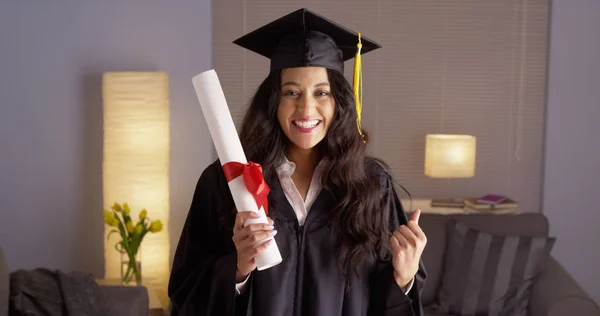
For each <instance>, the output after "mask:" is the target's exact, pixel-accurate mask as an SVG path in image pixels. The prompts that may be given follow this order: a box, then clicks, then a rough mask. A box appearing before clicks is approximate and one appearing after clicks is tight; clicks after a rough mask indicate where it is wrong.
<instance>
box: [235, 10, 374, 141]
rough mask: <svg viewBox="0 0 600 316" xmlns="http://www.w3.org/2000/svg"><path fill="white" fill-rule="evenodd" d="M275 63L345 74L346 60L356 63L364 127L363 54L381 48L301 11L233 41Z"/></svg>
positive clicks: (357, 94)
mask: <svg viewBox="0 0 600 316" xmlns="http://www.w3.org/2000/svg"><path fill="white" fill-rule="evenodd" d="M233 43H234V44H237V45H239V46H241V47H243V48H246V49H248V50H251V51H253V52H255V53H257V54H260V55H262V56H264V57H266V58H269V59H270V60H271V66H270V68H271V69H270V70H271V71H273V70H281V69H284V68H294V67H311V66H313V67H324V68H328V69H332V70H335V71H338V72H340V73H341V74H343V73H344V61H347V60H349V59H351V58H355V60H354V95H355V98H356V109H357V112H358V119H357V125H358V130H359V132H360V133H361V135H362V129H361V127H360V117H361V111H362V69H361V68H362V62H361V54H364V53H368V52H370V51H373V50H375V49H377V48H380V47H381V45H379V44H378V43H376V42H375V41H373V40H370V39H368V38H366V37H364V36H362V35H361V34H360V33H358V32H355V31H352V30H350V29H348V28H346V27H344V26H342V25H340V24H338V23H336V22H334V21H332V20H330V19H328V18H326V17H324V16H321V15H319V14H317V13H315V12H312V11H310V10H308V9H305V8H303V9H299V10H296V11H294V12H292V13H290V14H288V15H285V16H283V17H281V18H279V19H277V20H275V21H273V22H270V23H268V24H266V25H264V26H262V27H260V28H258V29H256V30H254V31H252V32H250V33H248V34H246V35H244V36H242V37H240V38H238V39H237V40H235V41H234V42H233Z"/></svg>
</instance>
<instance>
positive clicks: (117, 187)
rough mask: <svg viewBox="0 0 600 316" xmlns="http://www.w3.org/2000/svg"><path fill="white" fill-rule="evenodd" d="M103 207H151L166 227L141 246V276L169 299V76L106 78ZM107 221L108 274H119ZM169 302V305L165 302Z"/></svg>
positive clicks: (115, 236)
mask: <svg viewBox="0 0 600 316" xmlns="http://www.w3.org/2000/svg"><path fill="white" fill-rule="evenodd" d="M102 97H103V115H104V149H103V166H102V168H103V170H102V180H103V196H104V201H103V203H104V209H110V207H111V206H112V205H113V204H114V203H115V202H117V203H120V204H122V203H125V202H127V203H128V204H129V206H130V208H131V212H132V214H131V215H132V218H134V219H135V221H137V218H138V215H139V212H140V211H141V210H142V209H144V208H145V209H147V214H148V218H150V219H151V220H152V221H154V220H161V221H162V223H163V230H162V231H160V232H158V233H148V234H146V235H145V237H144V239H143V241H142V244H141V246H140V252H141V254H140V255H141V264H142V269H141V271H142V280H143V282H144V283H145V284H147V285H149V284H151V285H152V286H153V288H154V289H155V290H156V294H157V295H158V297H159V298H161V299H162V301H163V304H165V303H166V300H167V295H166V291H167V284H168V279H169V231H168V228H169V78H168V75H167V74H166V73H161V72H108V73H104V75H103V80H102ZM112 228H113V227H109V226H107V225H105V233H104V260H105V262H104V263H105V278H106V279H119V278H120V277H121V270H120V269H121V255H120V253H119V252H117V251H116V250H115V243H116V242H117V241H118V240H119V238H120V237H119V235H118V234H113V235H111V237H110V239H108V240H107V239H106V237H107V235H108V232H109V231H110V230H111V229H112ZM165 306H166V305H165Z"/></svg>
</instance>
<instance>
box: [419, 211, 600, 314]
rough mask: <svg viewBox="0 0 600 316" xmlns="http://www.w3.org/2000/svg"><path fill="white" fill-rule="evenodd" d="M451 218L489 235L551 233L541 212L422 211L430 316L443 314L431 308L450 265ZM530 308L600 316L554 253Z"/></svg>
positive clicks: (426, 301) (425, 293)
mask: <svg viewBox="0 0 600 316" xmlns="http://www.w3.org/2000/svg"><path fill="white" fill-rule="evenodd" d="M451 220H452V221H458V222H461V223H464V224H465V225H466V226H467V227H469V228H472V229H474V230H479V231H483V232H486V233H489V234H497V235H524V236H532V237H533V236H546V237H547V236H548V221H547V219H546V217H545V216H544V215H543V214H539V213H520V214H505V215H496V214H460V213H459V214H447V215H443V214H431V213H430V214H427V213H424V214H422V215H421V217H420V219H419V224H420V226H421V228H422V229H423V231H424V232H425V234H426V236H427V246H426V248H425V250H424V252H423V256H422V260H423V264H424V265H425V269H426V271H427V275H428V278H427V282H426V284H425V287H424V289H423V305H424V307H425V310H426V315H428V316H430V315H439V314H437V313H435V314H434V313H432V312H430V311H429V310H430V308H429V307H430V306H432V305H433V304H434V303H435V302H436V299H437V295H438V288H439V286H440V283H441V282H442V278H443V275H442V274H443V273H444V268H445V265H446V264H447V263H446V262H445V259H446V258H445V257H446V254H445V252H446V250H447V239H448V229H449V228H448V227H449V225H448V222H449V221H451ZM558 239H559V238H558ZM528 310H529V315H531V316H564V315H577V316H600V308H599V307H598V305H597V303H595V302H594V301H593V300H592V299H591V298H590V296H589V295H588V294H587V293H586V292H585V291H584V290H583V289H582V287H581V286H580V285H578V284H577V282H576V281H575V280H574V279H573V277H572V276H570V275H569V273H568V272H567V271H566V270H565V269H564V268H563V267H562V266H561V264H560V263H559V262H558V261H557V260H556V259H555V258H553V257H552V256H551V255H550V256H549V258H548V260H547V262H546V267H545V269H544V270H543V272H541V274H540V275H539V276H538V277H537V278H536V279H534V281H533V285H532V288H531V293H530V297H529V306H528ZM428 311H429V312H428Z"/></svg>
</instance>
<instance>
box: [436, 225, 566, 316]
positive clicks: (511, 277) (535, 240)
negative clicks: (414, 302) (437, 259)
mask: <svg viewBox="0 0 600 316" xmlns="http://www.w3.org/2000/svg"><path fill="white" fill-rule="evenodd" d="M447 234H448V238H447V244H446V253H445V258H444V259H445V268H444V272H443V275H442V281H441V284H440V286H439V288H438V292H437V297H436V300H437V301H436V303H435V304H434V305H433V308H432V309H431V311H430V312H431V313H434V314H452V315H463V316H469V315H477V316H479V315H490V316H501V315H510V316H521V315H522V316H525V315H527V310H528V308H529V296H530V293H531V286H532V284H533V282H534V280H535V279H536V278H537V277H538V276H539V275H540V273H541V272H543V270H544V268H545V265H546V262H547V258H548V256H549V255H550V251H551V249H552V247H553V246H554V243H555V241H556V238H554V237H546V236H539V237H529V236H511V235H508V236H504V235H492V234H488V233H485V232H481V231H477V230H475V229H472V228H469V227H467V226H466V225H465V224H463V223H461V222H459V221H457V220H455V219H451V220H449V221H448V230H447Z"/></svg>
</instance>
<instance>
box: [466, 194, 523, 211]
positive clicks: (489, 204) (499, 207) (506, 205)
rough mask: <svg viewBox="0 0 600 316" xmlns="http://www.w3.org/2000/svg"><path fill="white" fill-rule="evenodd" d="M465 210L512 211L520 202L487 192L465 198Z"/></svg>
mask: <svg viewBox="0 0 600 316" xmlns="http://www.w3.org/2000/svg"><path fill="white" fill-rule="evenodd" d="M464 208H465V210H467V211H472V212H479V213H488V212H489V213H512V212H514V210H515V209H517V208H519V203H517V202H516V201H515V200H513V199H510V198H508V197H506V196H502V195H496V194H487V195H484V196H482V197H479V198H470V199H465V207H464Z"/></svg>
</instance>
